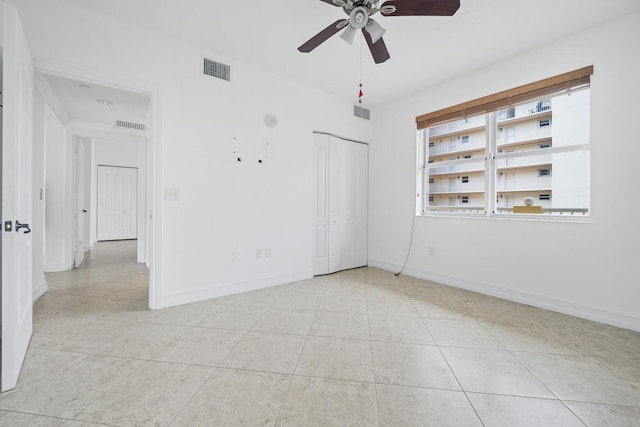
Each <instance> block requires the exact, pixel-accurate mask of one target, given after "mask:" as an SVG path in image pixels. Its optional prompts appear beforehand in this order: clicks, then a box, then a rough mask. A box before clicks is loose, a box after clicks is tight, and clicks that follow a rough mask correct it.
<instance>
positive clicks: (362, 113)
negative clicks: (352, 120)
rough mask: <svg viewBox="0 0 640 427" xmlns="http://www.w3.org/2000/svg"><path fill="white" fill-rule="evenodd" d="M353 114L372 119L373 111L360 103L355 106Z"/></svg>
mask: <svg viewBox="0 0 640 427" xmlns="http://www.w3.org/2000/svg"><path fill="white" fill-rule="evenodd" d="M353 115H354V116H356V117H360V118H361V119H365V120H371V111H370V110H367V109H366V108H364V107H361V106H359V105H354V106H353Z"/></svg>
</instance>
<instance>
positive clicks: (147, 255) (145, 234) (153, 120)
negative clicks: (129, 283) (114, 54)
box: [34, 61, 163, 309]
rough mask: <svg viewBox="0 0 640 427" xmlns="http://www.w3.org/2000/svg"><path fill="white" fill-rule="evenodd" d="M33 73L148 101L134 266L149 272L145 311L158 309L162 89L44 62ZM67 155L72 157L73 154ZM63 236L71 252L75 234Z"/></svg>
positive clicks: (86, 132)
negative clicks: (132, 94) (141, 96)
mask: <svg viewBox="0 0 640 427" xmlns="http://www.w3.org/2000/svg"><path fill="white" fill-rule="evenodd" d="M34 71H35V72H36V73H42V74H46V75H51V76H55V77H61V78H66V79H73V80H81V81H84V82H87V83H93V84H96V85H102V86H107V87H112V88H116V89H120V90H126V91H130V92H136V93H141V94H144V95H147V96H149V97H150V103H149V115H148V132H147V135H146V141H145V142H144V143H139V152H140V153H141V157H140V159H139V169H138V173H139V181H138V185H139V206H138V208H139V209H138V218H139V219H142V220H143V221H140V222H139V223H138V227H139V229H138V262H144V263H146V265H147V267H148V269H149V308H150V309H159V308H162V299H163V295H162V274H161V273H162V268H161V267H162V266H161V260H162V197H161V195H162V191H161V189H162V183H163V180H162V88H161V87H160V86H157V85H155V84H152V83H149V82H146V81H139V80H133V79H131V78H129V77H125V76H122V75H119V74H115V73H108V72H103V71H96V70H95V69H89V68H83V67H78V66H73V65H66V64H59V63H53V62H47V61H34ZM45 99H46V97H45ZM52 107H53V106H52ZM65 127H66V128H67V129H68V133H69V134H71V135H74V136H80V137H88V138H105V137H107V138H113V135H114V134H112V133H110V132H105V131H104V130H99V129H88V128H81V127H69V126H67V125H65ZM73 140H74V138H72V137H70V138H67V144H72V143H73ZM69 151H70V153H73V150H71V149H70V150H69ZM70 169H75V168H70ZM74 180H75V177H74V176H72V171H71V170H69V177H68V182H70V183H74ZM141 193H142V196H141V195H140V194H141ZM72 205H73V203H67V204H66V206H67V207H68V209H69V212H67V217H68V218H72V217H73V209H74V207H73V206H72ZM72 228H73V227H72ZM67 235H68V239H69V241H70V243H71V245H70V246H69V247H70V248H73V246H74V240H75V230H69V232H68V233H67Z"/></svg>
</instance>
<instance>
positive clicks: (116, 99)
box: [43, 75, 150, 126]
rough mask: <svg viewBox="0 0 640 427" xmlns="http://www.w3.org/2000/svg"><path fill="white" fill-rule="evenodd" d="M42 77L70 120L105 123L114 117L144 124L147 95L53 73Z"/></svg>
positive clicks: (147, 104) (113, 122)
mask: <svg viewBox="0 0 640 427" xmlns="http://www.w3.org/2000/svg"><path fill="white" fill-rule="evenodd" d="M43 77H44V79H45V80H46V82H47V83H48V84H49V86H50V87H51V89H52V90H53V92H54V94H55V95H56V97H57V98H58V100H59V101H60V104H61V105H62V107H63V108H64V110H65V112H66V114H67V116H68V118H69V119H70V120H75V121H79V122H83V123H85V124H99V125H107V126H113V125H115V122H116V120H123V121H127V122H132V123H142V124H146V116H147V111H148V109H149V101H150V99H149V96H147V95H143V94H139V93H134V92H128V91H124V90H120V89H116V88H112V87H106V86H101V85H97V84H95V83H89V82H80V81H76V80H69V79H65V78H61V77H57V76H50V75H43ZM99 100H104V101H108V102H109V103H110V104H104V103H102V102H98V101H99Z"/></svg>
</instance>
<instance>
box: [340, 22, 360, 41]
mask: <svg viewBox="0 0 640 427" xmlns="http://www.w3.org/2000/svg"><path fill="white" fill-rule="evenodd" d="M357 33H358V31H357V30H356V29H355V28H353V27H352V26H351V25H347V28H345V29H344V31H343V32H342V34H340V38H341V39H342V40H344V41H346V42H347V43H349V44H353V41H354V40H355V38H356V34H357Z"/></svg>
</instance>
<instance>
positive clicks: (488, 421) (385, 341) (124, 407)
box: [0, 242, 640, 427]
mask: <svg viewBox="0 0 640 427" xmlns="http://www.w3.org/2000/svg"><path fill="white" fill-rule="evenodd" d="M47 282H48V284H49V291H48V292H47V293H46V294H45V295H44V296H43V297H42V298H40V300H39V301H38V302H37V303H36V304H35V307H34V334H33V338H32V341H31V346H30V348H29V352H28V355H27V359H26V362H25V365H24V369H23V371H22V375H21V377H20V381H19V383H18V386H17V388H16V389H15V390H14V391H11V392H8V393H4V394H2V395H0V425H7V426H22V425H37V426H89V425H110V426H134V425H136V426H137V425H154V426H163V425H171V426H197V425H209V426H236V425H243V426H244V425H246V426H262V425H277V426H347V425H349V426H378V425H380V426H394V427H395V426H456V427H458V426H482V425H484V426H508V427H513V426H563V427H564V426H585V425H588V426H640V334H639V333H636V332H631V331H627V330H623V329H618V328H614V327H611V326H606V325H602V324H598V323H593V322H589V321H585V320H580V319H576V318H572V317H569V316H564V315H560V314H556V313H552V312H548V311H544V310H539V309H536V308H532V307H529V306H525V305H520V304H516V303H512V302H508V301H503V300H499V299H496V298H491V297H487V296H483V295H479V294H475V293H472V292H466V291H462V290H459V289H453V288H449V287H446V286H442V285H438V284H436V283H431V282H428V281H424V280H418V279H414V278H411V277H407V276H400V277H395V276H394V275H393V274H391V273H389V272H385V271H381V270H377V269H373V268H362V269H357V270H352V271H346V272H342V273H338V274H334V275H330V276H325V277H317V278H314V279H313V280H308V281H303V282H298V283H294V284H290V285H285V286H279V287H274V288H270V289H265V290H260V291H256V292H251V293H246V294H241V295H234V296H229V297H224V298H218V299H214V300H210V301H205V302H200V303H195V304H190V305H185V306H180V307H174V308H170V309H165V310H160V311H149V310H147V308H146V307H147V292H148V290H147V287H148V284H147V273H146V271H145V269H144V268H143V267H142V266H140V265H138V264H136V263H135V243H134V242H110V243H100V244H99V245H98V246H97V247H96V249H95V250H94V251H93V252H92V253H91V254H90V256H89V257H88V259H87V260H86V261H85V264H84V265H83V267H82V268H80V269H78V270H75V271H72V272H66V273H57V274H50V275H48V276H47Z"/></svg>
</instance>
